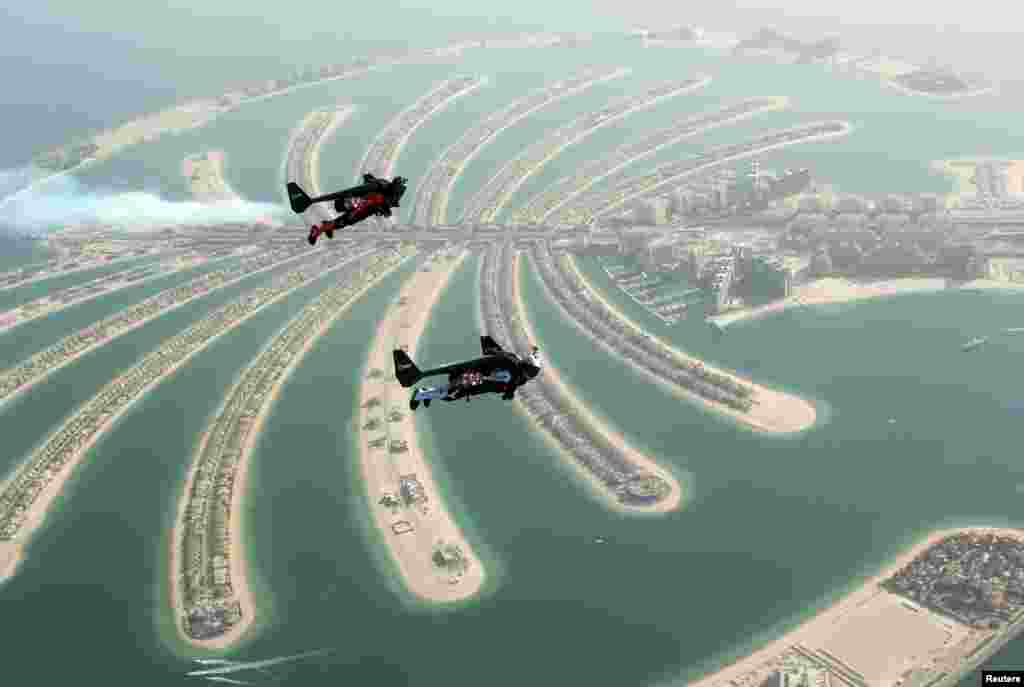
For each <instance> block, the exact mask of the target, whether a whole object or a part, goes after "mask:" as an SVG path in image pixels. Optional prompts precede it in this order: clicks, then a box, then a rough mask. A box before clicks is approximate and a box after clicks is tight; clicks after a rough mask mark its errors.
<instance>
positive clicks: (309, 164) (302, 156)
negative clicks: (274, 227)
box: [281, 105, 356, 220]
mask: <svg viewBox="0 0 1024 687" xmlns="http://www.w3.org/2000/svg"><path fill="white" fill-rule="evenodd" d="M355 111H356V108H355V107H354V106H353V105H340V106H339V107H337V108H335V109H334V110H314V111H312V112H310V113H309V114H308V115H306V116H305V117H304V118H303V120H302V121H301V122H300V123H299V125H298V126H297V127H295V129H294V130H293V131H292V134H291V136H290V137H289V138H288V146H287V148H286V150H285V163H284V172H285V177H286V179H285V181H294V182H296V183H297V184H299V186H302V187H303V188H304V189H305V191H306V193H308V194H309V195H310V196H318V195H321V191H320V148H321V146H323V144H324V143H325V142H326V141H327V140H328V139H330V137H331V135H332V134H333V133H334V132H335V131H336V130H337V128H338V127H339V126H341V125H342V124H344V123H345V121H346V120H348V118H349V117H351V116H352V114H353V113H354V112H355ZM281 189H282V193H284V184H282V185H281ZM285 202H286V203H287V202H288V199H287V197H285ZM304 214H307V215H309V216H311V217H315V218H316V219H317V220H329V219H331V218H332V217H334V214H333V213H332V212H331V209H330V206H328V205H326V204H324V203H314V204H313V205H312V206H310V208H309V210H307V211H306V213H304Z"/></svg>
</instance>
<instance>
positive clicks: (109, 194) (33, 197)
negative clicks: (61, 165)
mask: <svg viewBox="0 0 1024 687" xmlns="http://www.w3.org/2000/svg"><path fill="white" fill-rule="evenodd" d="M31 177H32V174H31V171H30V170H4V171H0V226H6V227H8V228H11V229H15V230H18V231H30V232H43V231H47V230H50V229H57V228H61V227H65V226H78V225H93V224H98V225H105V226H117V227H120V228H125V229H151V228H152V227H155V226H159V227H169V226H209V225H215V224H228V223H243V224H250V223H251V224H256V223H264V224H271V225H280V224H282V223H283V221H284V219H285V218H286V217H287V214H288V213H287V210H286V209H285V208H283V207H282V206H280V205H277V204H274V203H254V202H250V201H246V200H237V201H225V202H221V203H213V204H205V203H198V202H195V201H171V200H166V199H164V198H161V197H160V196H159V195H158V194H155V193H150V192H144V191H98V190H95V189H87V188H85V187H83V185H82V184H81V182H80V181H78V179H76V178H75V177H74V176H73V175H65V176H59V177H55V178H51V179H48V180H46V181H45V182H43V183H41V184H39V185H38V186H37V187H34V188H28V189H25V188H24V187H25V185H26V183H27V182H28V181H30V180H31ZM19 189H22V190H19ZM5 190H7V193H5V192H4V191H5Z"/></svg>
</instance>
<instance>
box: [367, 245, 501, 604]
mask: <svg viewBox="0 0 1024 687" xmlns="http://www.w3.org/2000/svg"><path fill="white" fill-rule="evenodd" d="M464 258H465V252H464V251H463V250H462V249H461V248H459V247H454V248H452V249H450V250H446V251H443V252H437V253H434V254H432V255H431V256H430V257H429V258H428V259H427V260H425V261H423V262H422V263H421V264H420V265H418V269H417V270H416V271H415V272H413V273H412V274H411V275H410V277H409V278H408V279H407V280H406V282H405V283H404V284H403V285H402V289H401V291H400V293H399V296H398V297H397V299H396V300H395V302H394V303H392V305H391V306H390V307H389V308H388V309H387V311H386V312H385V313H384V316H383V319H382V320H381V322H380V325H379V326H378V327H377V332H376V335H375V336H374V339H373V342H372V343H371V344H370V353H369V357H368V358H367V361H366V368H365V371H366V375H365V376H364V378H363V382H362V384H361V387H360V390H359V399H360V411H359V419H358V422H359V425H360V428H359V435H358V441H359V465H360V471H361V474H362V478H363V483H364V485H365V487H366V504H367V507H368V508H369V509H370V512H371V513H372V514H373V521H374V524H375V525H376V528H377V531H378V532H379V537H380V539H378V538H376V537H374V538H373V540H374V541H380V540H383V542H384V544H385V545H386V546H387V548H388V552H389V555H390V558H391V560H392V561H393V563H394V565H395V568H397V570H398V573H399V575H400V576H401V581H402V585H403V586H404V587H405V589H406V590H408V591H409V592H410V593H411V594H412V595H414V596H415V597H416V598H417V599H419V600H420V601H426V602H428V603H435V604H438V603H451V602H457V601H464V600H466V599H468V598H470V597H473V596H475V595H477V594H478V593H479V592H480V590H481V589H482V587H483V584H484V581H485V579H486V571H485V570H484V565H483V562H482V561H481V560H480V558H479V556H478V555H477V553H476V552H475V551H474V550H473V547H472V545H471V543H470V542H469V540H468V539H467V538H466V536H465V535H464V534H463V532H462V530H461V528H460V527H459V525H458V523H457V522H456V521H455V518H454V517H453V516H452V514H451V513H450V512H449V510H448V507H447V505H446V503H445V501H444V498H443V493H442V491H441V490H440V489H439V488H438V485H437V482H436V480H435V479H434V474H433V470H432V466H431V464H430V462H429V461H428V459H427V457H426V456H425V455H424V450H423V446H422V433H421V432H420V431H418V430H417V426H416V425H417V417H418V414H417V413H410V412H409V397H410V396H411V395H412V389H404V388H402V387H401V386H399V385H398V384H397V383H396V382H395V378H394V370H395V366H394V358H393V354H392V352H393V351H394V350H395V349H396V348H404V349H405V350H407V351H408V352H409V354H410V355H411V356H412V357H414V358H415V357H416V353H417V350H418V346H419V344H420V342H421V338H422V336H423V331H424V330H425V329H426V326H427V323H428V322H429V321H430V315H431V312H432V310H433V308H434V306H435V305H436V304H437V302H438V301H439V300H440V298H441V295H442V293H443V292H444V290H445V287H446V286H447V284H448V282H449V279H450V278H451V275H452V274H453V273H454V272H455V271H456V270H457V269H458V268H459V266H460V265H462V262H463V260H464ZM420 412H421V413H422V412H423V411H420Z"/></svg>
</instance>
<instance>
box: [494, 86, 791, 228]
mask: <svg viewBox="0 0 1024 687" xmlns="http://www.w3.org/2000/svg"><path fill="white" fill-rule="evenodd" d="M787 102H788V99H787V98H786V97H784V96H775V97H763V98H749V99H747V100H743V101H741V102H739V103H736V104H734V105H727V106H725V107H722V108H719V109H717V110H713V111H711V112H707V113H705V114H701V115H697V116H693V115H688V116H685V117H682V118H680V119H678V120H676V121H675V122H674V123H673V124H672V125H671V126H667V127H665V128H663V129H659V130H658V131H655V132H654V133H651V134H648V135H646V136H643V137H641V138H640V139H638V140H636V141H632V142H629V143H626V144H624V145H621V146H619V147H618V148H616V149H615V150H613V151H612V152H611V153H609V154H608V155H606V156H604V157H602V158H599V159H597V160H592V161H589V162H586V163H584V165H583V166H582V167H581V168H580V169H579V171H578V172H576V173H575V174H573V175H571V176H566V177H562V178H561V179H559V180H558V181H556V182H555V183H554V184H552V185H551V186H549V187H548V188H547V189H545V190H544V191H542V192H541V193H538V194H537V195H535V196H534V197H533V198H531V199H530V200H529V201H527V202H526V204H525V205H523V206H522V207H521V208H518V209H516V210H515V211H514V212H512V214H511V216H510V217H509V221H508V222H507V223H506V224H515V225H523V224H527V225H528V224H541V223H543V222H544V221H545V220H547V218H548V217H550V216H551V215H552V214H553V213H555V212H557V211H558V210H559V209H561V208H562V206H564V205H565V204H566V203H568V202H569V201H571V200H572V199H573V198H575V197H576V196H578V195H579V194H581V193H583V192H584V191H586V190H587V189H589V188H590V187H592V186H593V185H594V184H596V183H598V182H601V181H607V180H609V179H608V178H609V177H611V176H612V175H613V174H615V173H616V172H619V171H621V170H623V169H625V168H626V167H628V166H629V165H632V164H634V163H636V162H639V161H640V160H643V159H645V158H648V157H650V156H652V155H654V154H655V153H657V152H658V151H660V150H662V149H664V148H667V147H668V146H671V145H675V144H676V143H678V142H680V141H682V140H684V139H686V138H691V137H693V136H697V135H698V134H702V133H704V132H706V131H710V130H712V129H715V128H718V127H720V126H725V125H727V124H733V123H735V122H739V121H742V120H744V119H749V118H750V117H753V116H755V115H757V114H759V113H762V112H769V111H772V110H781V109H783V108H784V107H785V106H786V104H787Z"/></svg>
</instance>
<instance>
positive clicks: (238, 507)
mask: <svg viewBox="0 0 1024 687" xmlns="http://www.w3.org/2000/svg"><path fill="white" fill-rule="evenodd" d="M406 259H407V258H406ZM403 261H404V259H403ZM400 264H401V263H400V262H395V264H393V265H391V266H389V267H387V268H386V269H383V270H381V271H380V273H379V274H377V275H376V276H375V277H374V278H372V279H370V280H369V281H367V282H366V283H365V284H363V285H362V286H361V287H360V288H359V289H358V290H357V291H356V292H355V293H353V294H352V295H351V296H350V297H349V298H348V299H347V301H346V302H345V304H344V306H342V307H341V308H339V309H338V310H337V311H335V312H334V313H332V314H331V316H330V317H329V318H328V319H326V320H325V321H324V323H323V324H322V325H321V327H320V328H319V329H317V330H316V331H315V332H313V333H312V334H311V335H308V336H307V337H306V340H305V342H304V343H303V346H302V348H301V349H300V350H299V351H298V352H297V353H295V354H294V355H292V356H291V358H290V359H289V362H288V366H287V367H286V368H285V369H284V371H283V372H282V373H281V375H280V376H279V377H278V378H277V380H276V382H275V383H274V385H273V387H271V389H270V391H269V393H268V394H267V397H266V399H265V400H264V401H263V404H262V405H261V406H260V411H259V414H258V415H257V416H256V418H255V419H254V421H253V425H252V428H251V429H250V430H249V432H248V433H247V434H246V438H245V442H244V443H243V444H242V450H241V454H240V456H239V458H238V463H237V467H236V470H235V480H234V486H233V488H232V499H231V517H230V524H229V527H230V529H231V552H232V553H233V555H232V556H230V566H231V580H232V585H233V587H234V589H235V591H236V599H237V600H238V602H239V605H240V606H241V609H242V620H241V621H240V622H239V623H238V624H237V625H235V626H234V627H232V628H231V630H230V631H228V632H226V633H224V634H223V635H221V636H219V637H215V638H213V639H208V640H196V639H192V638H191V637H189V636H188V635H186V634H185V631H184V626H183V619H184V613H185V609H184V606H183V605H182V598H181V593H180V589H179V581H180V579H179V574H180V570H181V559H180V555H181V550H182V545H181V543H182V537H183V535H184V529H185V528H184V526H183V525H184V522H185V511H186V509H187V507H188V503H189V500H188V495H189V494H191V493H192V485H193V483H194V480H195V475H196V473H197V471H198V468H199V464H200V461H199V457H201V456H202V455H203V452H204V450H205V448H206V442H207V440H208V439H209V436H210V432H209V430H207V431H205V432H203V435H202V440H201V441H200V443H199V446H198V448H197V449H196V452H195V454H194V460H193V461H192V465H191V467H190V468H189V471H188V477H187V479H186V481H185V488H184V491H183V492H182V493H183V497H182V498H181V500H180V503H179V505H178V515H177V518H176V520H175V525H174V531H173V533H172V536H171V554H170V573H171V579H170V587H169V589H170V593H171V607H172V608H173V611H174V615H175V627H177V629H178V636H179V638H180V639H181V640H182V641H185V642H187V643H189V644H191V645H193V646H196V647H201V648H204V649H211V650H221V651H222V650H225V649H228V648H230V647H232V646H233V645H235V644H236V643H237V642H239V641H240V640H241V639H242V638H243V637H245V635H246V633H247V632H248V631H249V629H250V628H251V627H252V625H253V623H254V622H255V621H256V618H257V615H258V613H257V607H256V598H255V595H254V594H253V591H252V586H251V585H250V584H249V575H248V573H249V567H250V561H249V559H248V556H247V555H246V554H247V551H246V546H245V541H246V539H245V535H244V533H245V512H246V494H247V484H248V475H249V467H250V464H251V462H252V460H251V459H252V453H253V451H254V450H255V448H256V445H257V444H258V443H259V439H260V437H261V436H262V435H263V429H264V426H265V424H266V421H267V419H268V417H269V416H270V411H271V410H272V409H273V407H274V405H275V404H276V403H277V400H278V397H279V396H280V393H281V390H282V389H283V388H284V385H285V383H287V381H288V380H289V379H290V378H291V375H292V374H293V373H294V372H295V370H296V369H297V368H298V366H299V364H300V363H301V362H302V361H303V360H304V359H305V357H306V355H307V354H308V353H309V352H310V351H311V350H313V347H314V346H316V344H317V342H318V341H319V340H320V338H321V337H322V336H323V335H324V334H326V333H327V332H328V331H329V330H330V329H331V327H333V326H334V324H335V323H336V322H337V321H338V319H340V318H341V317H342V316H343V315H344V314H345V313H347V312H348V311H349V309H350V308H351V307H352V304H353V303H355V302H356V301H357V300H359V299H360V298H362V297H363V295H365V294H366V292H367V291H369V290H370V289H371V288H373V287H374V286H376V285H377V284H378V283H379V282H380V281H381V280H382V279H383V278H384V277H385V276H387V275H388V274H390V273H391V272H393V271H394V270H395V269H396V268H397V267H398V266H399V265H400ZM308 307H309V306H307V308H308ZM303 314H304V313H300V314H299V315H297V316H296V317H295V318H293V319H298V318H301V317H302V316H303ZM286 326H287V325H286ZM267 346H268V347H269V346H270V342H268V344H267ZM261 357H262V356H261ZM245 377H246V374H245V373H243V374H242V375H241V376H240V377H239V380H240V382H241V381H244V379H245ZM240 382H239V383H240ZM235 391H236V389H235V388H232V389H231V390H229V391H228V392H227V394H225V398H226V399H228V398H231V396H232V395H233V394H234V393H235Z"/></svg>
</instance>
